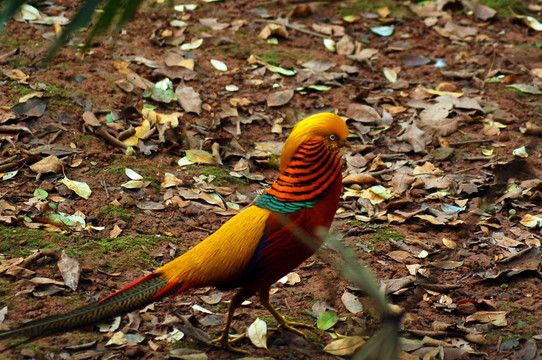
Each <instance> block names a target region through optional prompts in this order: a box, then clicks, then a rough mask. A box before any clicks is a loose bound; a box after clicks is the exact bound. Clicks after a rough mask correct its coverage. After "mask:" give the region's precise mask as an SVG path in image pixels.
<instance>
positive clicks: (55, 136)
mask: <svg viewBox="0 0 542 360" xmlns="http://www.w3.org/2000/svg"><path fill="white" fill-rule="evenodd" d="M63 132H64V131H63V130H58V131H57V132H56V133H55V134H54V135H53V136H52V137H51V138H50V139H49V141H48V142H47V143H48V144H52V143H54V142H55V141H56V139H58V137H59V136H60V135H62V133H63Z"/></svg>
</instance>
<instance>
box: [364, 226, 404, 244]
mask: <svg viewBox="0 0 542 360" xmlns="http://www.w3.org/2000/svg"><path fill="white" fill-rule="evenodd" d="M404 239H405V236H404V235H403V234H401V233H400V232H397V231H395V230H392V229H390V228H389V227H388V226H387V225H382V226H377V227H376V228H375V229H374V232H373V233H372V234H371V235H370V241H371V242H372V243H373V244H377V243H381V242H386V241H389V240H393V241H403V240H404Z"/></svg>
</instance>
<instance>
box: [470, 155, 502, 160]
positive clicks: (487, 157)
mask: <svg viewBox="0 0 542 360" xmlns="http://www.w3.org/2000/svg"><path fill="white" fill-rule="evenodd" d="M494 158H495V155H490V156H470V157H465V160H469V161H482V160H491V159H494Z"/></svg>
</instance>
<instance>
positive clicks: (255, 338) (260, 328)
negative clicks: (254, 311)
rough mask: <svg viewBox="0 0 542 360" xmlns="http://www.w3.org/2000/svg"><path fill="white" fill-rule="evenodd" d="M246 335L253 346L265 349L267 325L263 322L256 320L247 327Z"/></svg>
mask: <svg viewBox="0 0 542 360" xmlns="http://www.w3.org/2000/svg"><path fill="white" fill-rule="evenodd" d="M247 335H248V337H249V339H250V341H252V344H254V346H256V347H258V348H263V349H267V324H266V323H265V321H263V320H261V319H260V318H256V320H254V322H253V323H252V324H250V326H249V327H248V329H247Z"/></svg>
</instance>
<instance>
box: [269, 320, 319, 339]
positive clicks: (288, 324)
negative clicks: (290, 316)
mask: <svg viewBox="0 0 542 360" xmlns="http://www.w3.org/2000/svg"><path fill="white" fill-rule="evenodd" d="M275 319H276V320H277V322H278V323H279V326H278V328H277V329H280V328H283V329H286V330H289V331H292V332H295V333H296V334H299V335H301V336H303V337H304V338H305V339H306V338H307V335H305V333H304V332H303V331H301V330H299V329H296V328H295V327H296V326H297V327H303V328H307V329H313V328H314V326H312V325H310V324H304V323H298V322H293V321H288V320H286V318H285V317H284V316H282V315H280V318H275Z"/></svg>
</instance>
